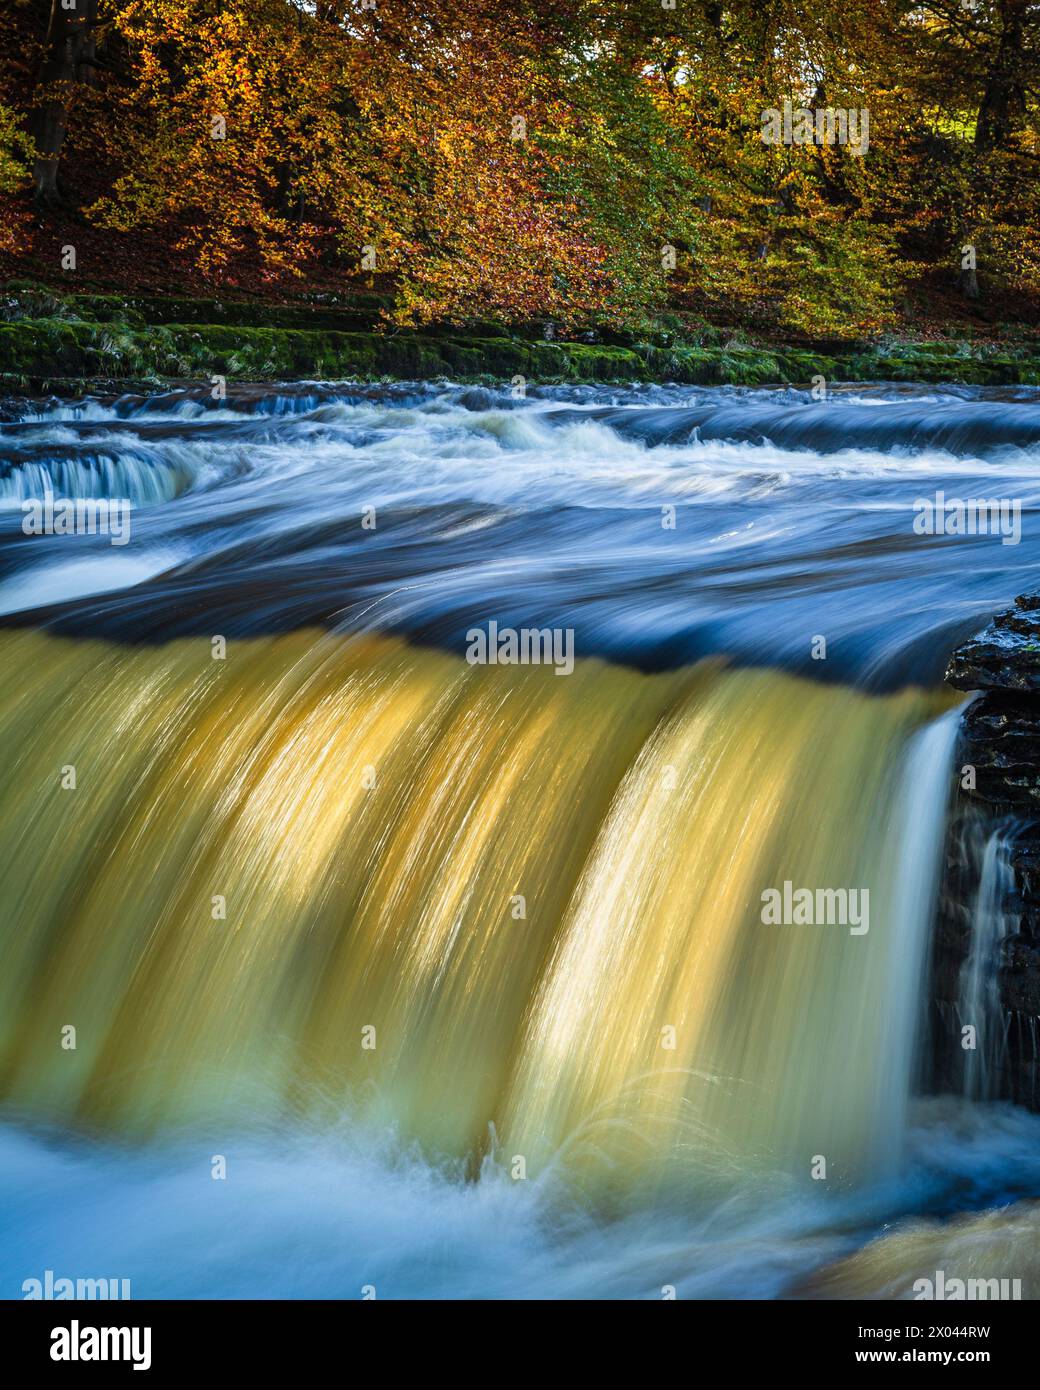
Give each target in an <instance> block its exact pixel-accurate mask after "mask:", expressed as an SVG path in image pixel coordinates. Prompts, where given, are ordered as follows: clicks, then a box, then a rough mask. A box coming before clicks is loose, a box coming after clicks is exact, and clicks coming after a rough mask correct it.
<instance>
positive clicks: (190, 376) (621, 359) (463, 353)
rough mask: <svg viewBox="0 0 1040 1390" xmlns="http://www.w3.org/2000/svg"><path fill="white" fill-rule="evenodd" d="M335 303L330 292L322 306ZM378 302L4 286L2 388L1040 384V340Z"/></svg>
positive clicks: (73, 391)
mask: <svg viewBox="0 0 1040 1390" xmlns="http://www.w3.org/2000/svg"><path fill="white" fill-rule="evenodd" d="M325 299H327V300H332V301H334V300H335V296H325ZM384 307H385V305H384V303H383V300H382V298H381V296H379V295H377V294H372V295H368V296H364V295H356V294H355V295H353V296H351V297H350V298H349V299H347V300H345V301H344V302H339V303H337V302H329V303H313V304H303V303H301V304H295V305H285V306H278V305H274V306H272V305H268V304H262V303H252V302H244V303H226V302H223V301H220V300H216V299H201V298H186V297H168V298H167V297H159V296H120V295H110V294H95V295H90V294H84V295H60V294H57V293H56V292H54V291H52V290H45V289H41V288H38V287H31V288H25V287H15V288H13V289H9V290H8V291H7V292H6V294H5V295H4V297H3V302H2V321H0V390H2V391H4V392H7V393H9V394H11V393H21V392H24V393H29V394H39V393H47V392H56V393H59V394H72V395H75V394H83V393H88V392H92V391H106V390H125V389H131V390H132V389H146V388H154V387H155V386H156V385H165V384H168V383H171V382H184V381H198V380H203V381H208V380H209V379H210V378H211V377H214V376H220V377H223V378H225V380H227V381H300V380H312V379H319V380H339V379H357V380H364V381H373V380H383V379H388V378H396V379H401V380H415V379H424V380H434V379H439V378H447V379H449V380H454V381H464V382H482V381H489V380H496V381H501V380H512V379H513V378H515V377H522V378H523V379H524V381H525V382H528V383H532V384H534V383H549V382H631V381H656V382H677V383H680V384H690V385H704V386H711V385H735V386H761V385H769V384H773V383H780V384H797V383H801V384H807V383H809V382H810V381H812V379H813V378H814V377H822V378H823V379H824V380H825V381H826V382H854V381H898V382H911V381H917V382H926V383H941V382H945V383H952V384H963V385H983V386H1003V385H1016V384H1024V385H1040V335H1031V334H1023V335H1021V336H1019V337H1017V338H1016V339H1015V340H1014V341H1011V342H1008V343H996V342H993V341H985V342H978V343H976V342H973V341H971V340H969V339H965V338H952V339H948V340H931V341H913V340H908V339H900V338H885V339H880V340H878V341H876V342H866V341H857V342H849V343H841V342H820V343H793V342H784V343H773V342H765V341H756V340H753V339H750V338H747V337H745V336H744V335H742V334H741V333H739V332H736V331H734V332H730V331H726V330H721V329H715V328H708V327H705V328H702V329H699V330H697V331H696V332H695V333H693V334H688V333H686V334H684V333H682V332H673V331H658V332H655V333H652V334H650V335H648V336H647V337H646V339H645V340H638V339H637V338H636V337H635V336H634V335H627V334H623V333H612V334H606V333H601V332H599V331H597V330H595V329H590V330H589V331H588V332H585V333H583V334H581V335H580V340H577V341H574V340H559V339H558V338H557V337H556V336H555V330H554V328H553V326H552V325H525V326H522V327H520V328H512V327H508V326H506V325H502V324H497V323H474V324H472V325H470V326H468V327H466V328H458V327H443V328H440V327H433V328H430V329H427V330H425V331H422V332H415V331H411V330H402V329H393V328H390V327H387V326H386V325H385V324H383V323H381V322H380V318H379V315H380V311H381V309H382V308H384Z"/></svg>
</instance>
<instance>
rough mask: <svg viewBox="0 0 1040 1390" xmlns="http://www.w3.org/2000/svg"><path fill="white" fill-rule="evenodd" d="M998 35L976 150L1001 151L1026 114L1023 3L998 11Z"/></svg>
mask: <svg viewBox="0 0 1040 1390" xmlns="http://www.w3.org/2000/svg"><path fill="white" fill-rule="evenodd" d="M1000 8H1001V32H1000V40H999V43H998V45H997V51H996V54H995V55H994V58H993V65H992V67H991V68H990V71H989V76H988V78H987V79H986V88H985V91H984V92H983V94H982V101H981V103H980V105H979V114H978V117H977V119H976V122H975V146H976V148H977V149H980V150H998V149H1002V148H1003V146H1004V145H1005V144H1006V142H1007V138H1008V136H1009V135H1010V134H1011V132H1012V130H1013V129H1014V128H1015V127H1016V126H1018V125H1020V124H1021V121H1022V118H1023V117H1024V115H1025V110H1026V97H1025V90H1024V87H1023V84H1022V18H1023V6H1022V0H1007V3H1006V4H1005V5H1002V6H1001V7H1000Z"/></svg>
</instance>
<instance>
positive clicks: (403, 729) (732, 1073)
mask: <svg viewBox="0 0 1040 1390" xmlns="http://www.w3.org/2000/svg"><path fill="white" fill-rule="evenodd" d="M0 645H2V646H3V648H4V653H3V655H4V662H3V668H4V671H5V672H7V673H8V674H7V675H5V676H4V678H3V681H2V683H0V746H2V748H3V754H4V756H3V759H2V766H3V772H2V773H0V804H2V805H3V806H4V809H5V814H4V816H3V819H2V820H0V854H2V855H3V858H4V861H5V863H7V864H8V866H9V870H10V872H9V878H8V897H7V902H8V914H9V921H10V922H11V925H12V927H13V930H12V931H11V933H10V935H9V938H8V942H7V946H6V956H5V964H6V969H5V971H4V975H3V980H2V982H0V1005H2V1008H0V1017H2V1018H3V1020H4V1032H3V1035H2V1038H0V1043H2V1048H0V1063H2V1065H0V1080H2V1083H3V1090H4V1094H5V1096H6V1098H7V1099H8V1101H9V1102H11V1103H12V1104H14V1105H15V1106H17V1107H18V1108H19V1109H20V1110H22V1111H25V1112H28V1113H29V1114H32V1115H35V1116H37V1117H40V1118H45V1119H48V1120H62V1121H65V1122H68V1123H73V1124H76V1125H79V1126H84V1127H87V1128H88V1129H97V1128H101V1129H105V1128H114V1129H116V1130H120V1131H132V1132H138V1133H147V1132H156V1131H158V1130H161V1129H163V1128H165V1127H169V1126H170V1125H173V1124H176V1123H187V1122H194V1121H199V1120H201V1119H203V1118H212V1117H213V1116H214V1115H226V1114H227V1113H228V1112H229V1109H230V1110H234V1111H235V1112H236V1113H241V1114H243V1115H249V1116H252V1117H253V1118H256V1117H258V1116H268V1117H270V1116H271V1115H273V1114H276V1113H278V1112H280V1111H281V1110H283V1109H284V1107H286V1106H292V1107H294V1108H295V1109H296V1110H301V1109H302V1110H304V1111H307V1112H309V1113H315V1114H321V1113H323V1112H326V1111H329V1110H330V1108H331V1109H332V1110H339V1109H341V1108H343V1107H344V1106H349V1107H350V1108H352V1109H353V1110H354V1111H355V1112H356V1113H358V1114H359V1115H361V1116H362V1117H363V1118H364V1120H365V1122H366V1123H369V1124H373V1125H385V1124H390V1125H392V1126H393V1127H395V1128H397V1129H398V1130H399V1131H400V1132H402V1133H404V1134H405V1135H409V1136H413V1137H414V1138H416V1139H417V1140H418V1141H420V1142H421V1143H422V1144H423V1145H424V1146H425V1147H426V1148H427V1150H428V1151H429V1152H431V1153H434V1154H437V1153H441V1154H454V1155H456V1156H460V1157H469V1159H470V1160H471V1161H473V1162H479V1160H480V1158H481V1156H482V1155H484V1154H485V1153H487V1152H489V1149H488V1145H489V1142H490V1136H491V1135H492V1134H493V1135H495V1136H497V1138H498V1141H499V1143H500V1145H501V1152H502V1153H503V1154H504V1155H505V1156H506V1157H512V1156H514V1155H520V1156H522V1157H523V1158H524V1160H525V1162H526V1165H527V1167H528V1170H529V1171H530V1172H531V1173H535V1172H539V1171H543V1170H544V1169H545V1168H546V1166H547V1165H549V1164H552V1163H554V1162H556V1161H557V1160H558V1159H561V1158H562V1160H563V1161H564V1162H565V1164H566V1166H567V1167H568V1168H569V1169H570V1170H572V1171H573V1172H574V1173H575V1174H576V1175H577V1177H578V1178H579V1179H580V1180H581V1181H585V1180H586V1179H588V1180H589V1181H590V1182H591V1183H592V1185H593V1186H594V1187H596V1188H604V1187H606V1188H610V1187H611V1186H612V1184H613V1180H612V1179H611V1178H610V1177H609V1173H608V1171H607V1170H610V1169H613V1168H616V1167H617V1165H618V1164H620V1163H622V1161H623V1167H624V1175H625V1176H624V1184H625V1187H626V1189H627V1190H636V1189H638V1188H639V1187H640V1184H641V1183H644V1182H645V1183H658V1182H664V1183H673V1182H675V1181H680V1180H684V1179H685V1177H686V1176H688V1175H689V1173H690V1172H691V1171H692V1170H696V1171H698V1172H702V1173H708V1174H710V1173H717V1172H718V1171H719V1169H720V1167H726V1166H727V1165H732V1164H733V1163H735V1162H736V1163H739V1164H741V1165H750V1166H751V1167H759V1168H762V1169H763V1170H764V1171H768V1170H769V1169H771V1168H779V1169H783V1170H785V1171H793V1172H796V1173H807V1172H808V1167H809V1164H810V1160H811V1159H812V1158H813V1156H814V1155H823V1156H825V1157H826V1158H827V1160H828V1164H829V1166H830V1167H831V1168H832V1170H833V1171H834V1173H835V1174H836V1175H839V1174H840V1175H842V1176H843V1177H846V1178H851V1177H855V1176H861V1175H864V1174H869V1173H871V1172H873V1171H874V1170H875V1169H876V1168H877V1167H878V1166H879V1165H881V1164H884V1163H885V1162H888V1161H891V1160H892V1159H893V1158H894V1157H895V1156H896V1155H897V1153H898V1148H899V1143H900V1138H901V1132H902V1125H903V1116H904V1111H905V1106H906V1100H907V1094H908V1089H909V1084H910V1076H911V1070H912V1062H913V1056H912V1045H913V1038H914V1035H915V1030H916V1026H917V1020H918V1013H919V1009H920V1002H921V997H920V996H921V979H922V962H923V959H924V953H925V950H926V939H927V927H928V923H929V921H930V917H931V912H932V905H933V898H934V876H935V868H936V864H937V856H938V852H939V846H940V844H941V835H942V819H943V808H944V804H945V788H946V786H947V785H948V781H949V777H948V766H947V764H948V744H949V739H950V736H951V729H952V725H951V723H950V720H949V717H948V716H947V718H945V719H940V720H939V721H938V722H932V721H933V720H934V719H935V716H936V715H937V714H938V712H939V711H940V710H941V709H942V708H944V707H945V706H947V705H948V704H949V701H948V698H947V697H946V696H943V695H941V694H939V695H930V694H926V693H923V692H920V691H913V690H907V691H904V692H901V693H900V694H898V695H892V696H883V697H876V696H868V695H864V694H861V693H857V692H855V691H850V690H847V689H844V688H840V687H826V686H820V685H817V684H814V683H811V682H807V681H804V680H802V679H800V678H796V677H793V676H787V675H784V674H782V673H778V672H767V671H756V670H745V671H731V670H727V669H726V668H725V667H722V666H720V665H719V664H718V663H704V664H701V665H700V666H697V667H694V668H691V669H689V670H681V671H677V672H671V673H666V674H659V675H654V676H649V675H643V674H639V673H636V672H631V671H624V670H621V669H617V668H611V667H607V666H604V665H603V664H602V663H599V662H596V661H586V662H579V663H578V666H577V668H576V669H575V672H574V674H573V675H572V676H570V677H568V678H566V679H563V680H560V679H558V678H556V677H555V676H554V674H553V673H552V670H551V669H548V668H540V669H539V668H534V667H528V668H515V667H514V668H511V669H509V670H505V671H504V670H502V669H501V668H487V667H485V668H475V667H471V666H468V665H466V664H465V663H464V662H463V661H461V660H460V659H458V658H457V657H453V656H447V655H445V654H442V653H436V652H433V651H428V650H427V651H424V650H422V649H419V648H411V647H409V646H408V645H406V644H404V643H402V642H400V641H397V640H391V639H385V638H378V637H366V638H358V639H348V638H343V637H339V636H334V635H328V634H321V633H317V632H301V633H296V634H292V635H291V636H284V637H280V638H273V639H255V640H248V641H242V642H238V643H234V642H233V643H232V644H231V645H230V647H229V649H228V655H227V658H226V660H224V661H214V660H213V659H212V653H211V649H210V644H209V642H208V641H202V640H197V639H196V640H186V641H183V642H177V643H170V644H168V645H166V646H163V647H158V648H134V647H121V646H118V645H112V644H108V643H103V642H79V641H69V640H67V639H62V638H55V637H52V636H48V635H45V634H41V633H36V632H26V633H9V634H7V635H5V636H4V637H3V638H2V639H0ZM69 767H74V768H75V778H76V786H75V789H68V788H66V787H64V786H63V785H62V769H67V768H69ZM893 870H894V872H893ZM785 881H787V882H790V883H793V884H795V885H803V886H806V887H808V888H809V889H812V890H816V889H822V890H828V891H844V890H849V889H854V890H859V891H865V892H869V895H870V896H869V903H870V915H869V930H864V931H863V932H862V933H860V932H859V931H853V930H851V929H850V927H849V926H848V925H846V924H843V923H841V922H834V923H827V922H817V923H815V924H813V925H805V924H798V923H787V924H781V925H767V924H765V923H764V921H763V911H762V897H763V893H764V892H765V890H767V889H769V888H770V886H771V885H782V884H783V883H784V882H785ZM68 1025H72V1026H74V1027H75V1029H76V1034H75V1038H76V1046H75V1050H63V1048H62V1046H61V1045H60V1041H61V1037H62V1030H63V1029H64V1028H65V1027H66V1026H68ZM369 1043H371V1046H369V1045H368V1044H369Z"/></svg>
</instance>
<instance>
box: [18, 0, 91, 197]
mask: <svg viewBox="0 0 1040 1390" xmlns="http://www.w3.org/2000/svg"><path fill="white" fill-rule="evenodd" d="M65 5H71V6H73V7H74V8H69V9H66V8H65ZM96 14H97V0H65V4H63V3H62V0H51V17H50V23H49V24H48V26H47V48H46V52H45V55H44V59H43V65H42V67H41V68H40V75H39V78H38V80H37V84H36V85H37V91H38V93H39V101H38V104H37V107H36V110H35V113H34V115H33V120H32V127H31V129H32V136H33V139H34V141H35V142H36V160H35V163H34V165H33V191H34V194H35V197H36V200H37V202H41V203H47V204H53V203H57V202H60V194H59V192H58V163H59V161H60V159H61V147H62V145H63V144H64V141H65V127H66V125H67V124H68V119H69V110H70V108H71V105H72V98H73V94H74V89H75V87H76V85H77V84H80V83H84V84H88V85H93V82H94V45H95V39H94V29H95V22H96Z"/></svg>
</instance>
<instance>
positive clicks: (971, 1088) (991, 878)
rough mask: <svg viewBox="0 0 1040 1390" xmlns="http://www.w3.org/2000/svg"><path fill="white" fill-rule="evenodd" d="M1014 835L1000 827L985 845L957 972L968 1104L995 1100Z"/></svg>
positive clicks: (1002, 1045) (1003, 1033) (1002, 1044)
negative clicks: (966, 1032)
mask: <svg viewBox="0 0 1040 1390" xmlns="http://www.w3.org/2000/svg"><path fill="white" fill-rule="evenodd" d="M1014 830H1015V827H1014V825H1009V826H1001V827H1000V828H999V829H997V830H993V831H991V832H990V833H989V835H988V837H987V839H986V843H985V847H984V849H983V851H982V856H981V868H980V872H979V889H978V896H977V897H976V899H975V906H974V910H973V913H972V929H971V937H970V941H969V945H968V954H967V956H966V957H965V960H964V964H963V966H962V967H961V976H960V990H959V999H958V1010H959V1014H960V1026H961V1028H962V1029H963V1028H970V1029H971V1030H972V1037H971V1041H973V1042H974V1046H972V1047H963V1048H962V1050H963V1053H964V1094H965V1095H966V1096H968V1097H970V1098H971V1099H972V1100H992V1099H993V1098H994V1097H995V1096H997V1095H999V1093H1000V1066H1001V1062H1002V1060H1003V1058H1004V1057H1005V1055H1006V1050H1007V1018H1006V1016H1005V1011H1004V1009H1003V1007H1002V1006H1001V1002H1000V986H999V980H998V974H999V971H1000V966H1001V948H1002V946H1003V943H1004V940H1005V938H1006V937H1007V936H1008V935H1010V933H1011V932H1012V931H1013V930H1014V927H1015V925H1016V923H1015V914H1014V912H1013V910H1012V908H1011V902H1012V900H1013V895H1014V889H1015V874H1014V869H1013V868H1012V865H1011V858H1010V852H1011V847H1012V844H1013V842H1014Z"/></svg>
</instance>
